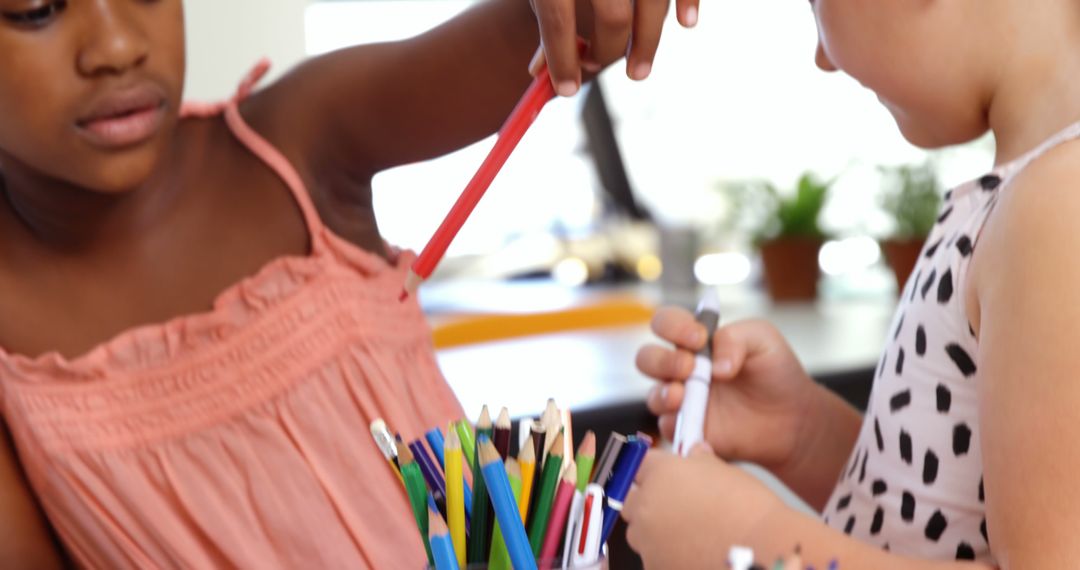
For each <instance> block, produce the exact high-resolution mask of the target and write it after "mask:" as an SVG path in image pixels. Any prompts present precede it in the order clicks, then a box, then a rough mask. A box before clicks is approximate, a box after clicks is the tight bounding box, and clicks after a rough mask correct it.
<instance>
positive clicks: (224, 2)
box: [184, 0, 309, 101]
mask: <svg viewBox="0 0 1080 570" xmlns="http://www.w3.org/2000/svg"><path fill="white" fill-rule="evenodd" d="M308 3H309V0H186V1H185V2H184V7H185V9H186V11H187V27H188V29H187V38H188V80H187V88H186V91H185V97H186V98H187V99H192V100H201V101H206V100H217V99H222V98H225V97H228V96H229V95H230V94H232V92H233V90H234V89H235V88H236V85H237V83H238V82H239V81H240V79H241V78H243V76H244V75H245V74H246V73H247V71H248V70H249V69H250V68H251V66H252V65H254V64H255V62H257V61H258V60H259V58H261V57H264V56H265V57H269V58H270V60H271V61H272V62H273V64H274V67H273V68H272V70H271V77H268V78H272V76H274V75H276V74H280V73H281V72H283V71H285V70H286V69H288V68H289V67H291V66H292V65H294V64H296V63H297V62H298V61H300V60H301V59H303V57H304V8H306V7H307V5H308Z"/></svg>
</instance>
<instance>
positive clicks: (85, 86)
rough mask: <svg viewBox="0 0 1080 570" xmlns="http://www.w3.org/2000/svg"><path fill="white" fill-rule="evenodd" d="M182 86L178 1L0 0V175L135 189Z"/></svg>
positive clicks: (163, 140) (172, 121) (163, 145)
mask: <svg viewBox="0 0 1080 570" xmlns="http://www.w3.org/2000/svg"><path fill="white" fill-rule="evenodd" d="M224 1H227V0H224ZM183 83H184V21H183V7H182V2H181V0H70V1H68V0H0V170H11V171H14V170H16V169H19V170H20V171H29V172H31V173H34V174H36V175H40V176H45V177H48V178H51V179H56V180H60V181H63V182H66V183H69V184H73V185H76V186H78V187H82V188H86V189H90V190H94V191H97V192H108V193H115V192H124V191H130V190H133V189H135V188H137V187H138V186H139V185H141V184H143V183H144V182H145V181H146V180H147V179H148V178H149V177H150V175H151V173H152V172H153V170H154V168H155V167H156V165H157V164H158V162H159V160H160V159H161V157H162V156H163V155H164V154H165V152H166V151H167V149H168V146H169V145H168V142H169V139H170V135H171V134H172V133H173V129H174V127H175V125H176V121H177V116H178V108H179V102H180V97H181V93H182V89H183Z"/></svg>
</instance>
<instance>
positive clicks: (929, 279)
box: [922, 269, 937, 299]
mask: <svg viewBox="0 0 1080 570" xmlns="http://www.w3.org/2000/svg"><path fill="white" fill-rule="evenodd" d="M935 279H937V270H936V269H934V270H931V271H930V275H927V276H926V281H923V285H922V298H923V299H926V295H927V294H928V293H930V290H931V289H933V288H934V280H935Z"/></svg>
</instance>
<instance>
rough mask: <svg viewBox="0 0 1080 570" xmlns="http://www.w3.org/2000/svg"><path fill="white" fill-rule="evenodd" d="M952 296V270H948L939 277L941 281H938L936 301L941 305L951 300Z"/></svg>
mask: <svg viewBox="0 0 1080 570" xmlns="http://www.w3.org/2000/svg"><path fill="white" fill-rule="evenodd" d="M952 295H953V279H952V269H950V270H948V271H946V272H945V274H944V275H942V276H941V280H940V281H938V287H937V300H938V303H941V304H942V305H944V304H946V303H948V302H949V301H951V300H952Z"/></svg>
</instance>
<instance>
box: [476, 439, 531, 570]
mask: <svg viewBox="0 0 1080 570" xmlns="http://www.w3.org/2000/svg"><path fill="white" fill-rule="evenodd" d="M476 443H477V447H478V449H477V458H476V461H477V464H479V465H480V470H481V471H482V473H483V477H484V483H485V484H486V486H487V491H488V496H489V497H490V498H491V504H492V506H493V507H494V510H495V518H496V519H497V520H498V521H499V528H500V529H502V535H503V540H504V541H505V542H506V550H507V552H508V553H509V554H510V563H511V564H512V565H513V567H514V570H536V557H535V556H534V555H533V551H532V546H530V545H529V536H528V535H527V534H525V524H524V523H522V522H521V513H520V511H519V510H518V505H517V501H516V500H515V499H514V491H513V490H512V489H511V488H510V478H509V477H508V476H507V474H506V467H505V466H504V465H503V462H502V457H500V456H499V452H498V451H497V450H496V449H495V445H494V444H492V443H491V440H490V439H488V438H487V436H483V435H478V436H477V440H476Z"/></svg>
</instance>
